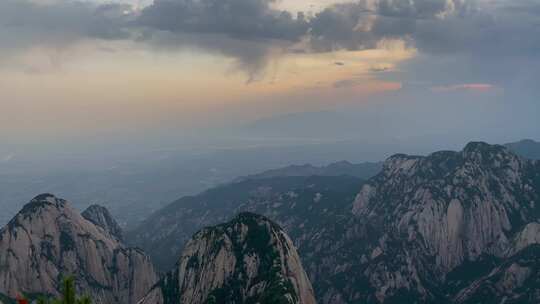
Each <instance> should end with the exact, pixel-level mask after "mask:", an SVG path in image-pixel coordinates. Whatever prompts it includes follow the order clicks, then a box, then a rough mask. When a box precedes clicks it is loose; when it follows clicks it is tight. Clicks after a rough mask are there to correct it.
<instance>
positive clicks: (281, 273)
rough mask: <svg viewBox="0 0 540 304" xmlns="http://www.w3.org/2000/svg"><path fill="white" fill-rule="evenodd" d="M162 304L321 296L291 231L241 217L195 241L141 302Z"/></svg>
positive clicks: (305, 300)
mask: <svg viewBox="0 0 540 304" xmlns="http://www.w3.org/2000/svg"><path fill="white" fill-rule="evenodd" d="M161 303H165V304H169V303H171V304H172V303H183V304H202V303H261V304H271V303H273V304H279V303H284V304H286V303H291V304H292V303H299V304H312V303H315V297H314V294H313V289H312V287H311V283H310V282H309V279H308V278H307V275H306V273H305V271H304V269H303V268H302V264H301V262H300V257H299V256H298V254H297V253H296V249H295V247H294V245H293V244H292V241H291V240H290V239H289V237H288V236H287V235H286V234H285V232H284V231H283V230H282V229H281V228H280V227H279V226H278V225H277V224H275V223H273V222H271V221H270V220H268V219H267V218H265V217H263V216H259V215H255V214H252V213H241V214H239V215H238V216H236V217H235V218H234V219H233V220H231V221H230V222H228V223H226V224H222V225H218V226H214V227H209V228H205V229H203V230H201V231H200V232H198V233H197V234H195V235H194V236H193V238H192V239H191V240H190V241H189V242H188V243H187V245H186V247H185V249H184V251H183V253H182V255H181V257H180V260H179V262H178V264H177V266H176V268H175V270H174V271H172V272H170V273H169V274H168V275H167V277H166V278H164V279H163V280H162V281H161V283H160V284H159V285H158V286H157V287H156V288H155V289H153V290H152V291H151V292H150V293H149V294H148V295H147V297H145V299H144V300H143V301H142V302H141V304H161Z"/></svg>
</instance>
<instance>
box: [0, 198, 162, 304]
mask: <svg viewBox="0 0 540 304" xmlns="http://www.w3.org/2000/svg"><path fill="white" fill-rule="evenodd" d="M64 275H73V276H74V277H75V279H76V284H77V287H78V288H79V289H80V290H81V291H82V292H84V293H87V294H89V295H91V296H92V297H93V299H94V303H103V304H113V303H120V304H123V303H125V304H132V303H136V302H137V301H138V300H139V299H140V298H142V297H143V296H144V295H145V294H146V292H147V291H148V290H149V289H150V288H151V287H152V286H153V285H154V284H155V282H156V281H157V276H156V274H155V272H154V269H153V266H152V263H151V261H150V259H149V258H148V257H147V256H146V255H145V254H144V253H143V252H142V251H140V250H138V249H131V248H127V247H125V246H124V245H122V243H120V241H119V240H118V239H117V238H115V237H112V236H111V235H110V234H109V232H107V231H106V230H104V229H103V228H101V227H99V226H96V225H95V224H93V223H92V222H90V221H88V220H86V219H85V218H83V217H82V216H81V215H80V214H79V213H78V212H77V211H76V210H74V209H73V208H72V207H71V205H70V204H69V203H68V202H66V201H65V200H62V199H59V198H56V197H55V196H53V195H51V194H42V195H39V196H37V197H36V198H34V199H33V200H32V201H31V202H30V203H29V204H27V205H26V206H24V208H23V209H22V210H21V211H20V212H19V213H18V214H17V215H16V216H15V217H14V218H13V219H12V220H11V221H10V222H9V223H8V225H7V226H6V227H4V228H3V229H2V230H0V294H4V295H5V296H7V297H9V298H15V297H16V296H17V295H18V294H20V293H25V294H30V295H40V294H41V295H58V293H59V286H60V282H59V281H60V280H61V277H62V276H64Z"/></svg>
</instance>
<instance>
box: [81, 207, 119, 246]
mask: <svg viewBox="0 0 540 304" xmlns="http://www.w3.org/2000/svg"><path fill="white" fill-rule="evenodd" d="M81 215H82V217H84V218H85V219H86V220H88V221H90V222H92V223H94V225H96V226H99V227H101V228H103V229H105V231H107V232H108V233H109V234H110V235H112V236H114V237H116V238H118V239H119V240H122V239H123V235H122V228H121V227H120V225H118V223H117V222H116V220H115V219H114V218H113V217H112V215H111V214H110V213H109V210H107V208H105V207H103V206H99V205H92V206H90V207H88V208H87V209H86V210H84V211H83V212H82V213H81Z"/></svg>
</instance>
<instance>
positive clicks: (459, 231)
mask: <svg viewBox="0 0 540 304" xmlns="http://www.w3.org/2000/svg"><path fill="white" fill-rule="evenodd" d="M539 176H540V167H539V166H538V163H536V162H534V161H528V160H524V159H521V158H519V157H518V156H516V155H514V154H513V153H511V152H510V151H509V150H507V149H506V148H504V147H502V146H490V145H487V144H484V143H471V144H469V145H467V147H466V148H465V149H464V150H463V151H462V152H438V153H435V154H432V155H430V156H429V157H411V156H405V155H396V156H393V157H391V158H390V159H389V160H388V161H387V162H386V163H385V165H384V169H383V172H382V173H381V174H380V175H378V176H377V177H375V178H374V179H372V180H370V181H369V182H368V183H366V184H365V185H364V186H363V187H362V189H361V191H360V193H359V194H358V196H357V199H356V200H355V202H354V204H353V206H352V212H353V214H354V215H355V217H357V218H358V219H362V220H363V221H364V222H366V223H368V225H369V226H371V227H374V230H375V231H376V232H375V233H374V234H373V236H376V238H375V239H374V240H373V241H372V242H371V244H370V245H367V247H368V248H369V249H370V250H371V249H373V250H374V251H373V253H372V257H373V256H376V258H375V260H374V261H373V262H371V263H368V265H369V266H368V267H367V269H368V270H367V272H366V274H367V276H366V278H367V279H368V281H369V282H370V285H371V287H372V288H373V289H374V292H375V295H376V297H377V299H378V300H379V301H381V302H382V301H385V300H386V299H388V298H392V297H394V296H396V295H403V293H406V294H407V295H408V296H410V295H414V296H415V297H419V298H420V299H422V300H425V301H433V300H438V301H441V300H442V299H447V296H448V293H451V292H452V288H453V287H456V286H455V284H456V282H452V280H453V279H457V280H460V278H459V276H456V271H462V270H463V269H460V268H462V267H463V265H466V264H476V265H478V264H479V263H481V262H482V261H483V260H485V259H486V257H489V258H490V259H493V260H499V261H502V260H505V259H508V258H510V257H511V256H513V255H515V254H517V253H519V252H520V251H521V250H523V249H525V248H526V247H528V246H529V245H531V244H534V243H536V242H537V238H536V236H535V233H536V231H538V230H537V228H538V227H537V224H535V221H537V220H538V219H539V217H540V206H539V205H538V204H539V203H540V200H539V198H540V187H539V185H540V184H539ZM377 260H378V261H377ZM389 264H391V265H392V266H393V268H394V269H393V270H389V269H388V268H387V267H384V266H388V265H389ZM497 267H499V266H497ZM458 285H459V284H458Z"/></svg>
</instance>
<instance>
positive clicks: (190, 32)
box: [0, 0, 540, 77]
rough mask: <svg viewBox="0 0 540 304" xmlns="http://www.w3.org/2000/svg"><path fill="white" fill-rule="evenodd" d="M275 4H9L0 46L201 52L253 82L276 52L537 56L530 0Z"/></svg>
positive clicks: (201, 0) (539, 29)
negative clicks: (410, 50) (135, 45)
mask: <svg viewBox="0 0 540 304" xmlns="http://www.w3.org/2000/svg"><path fill="white" fill-rule="evenodd" d="M274 1H275V0H155V1H154V3H153V4H152V5H150V6H148V7H146V8H144V9H143V10H142V11H141V12H137V13H134V12H133V11H132V9H131V7H130V6H129V5H121V4H107V5H97V4H89V3H88V2H74V1H67V0H57V1H56V2H54V4H48V5H39V4H36V3H34V2H31V1H29V0H3V1H0V46H1V47H2V49H3V51H4V50H5V49H9V48H11V49H13V48H20V47H27V46H33V45H36V44H38V45H39V44H50V45H54V46H58V45H62V43H66V44H68V43H71V42H73V41H77V40H79V39H86V38H96V39H135V38H133V37H137V38H136V39H137V41H143V42H146V43H149V44H152V45H155V46H159V47H163V46H165V47H196V48H199V49H202V50H204V51H207V52H211V53H219V54H222V55H225V56H227V57H231V58H234V59H236V60H237V63H238V67H240V68H242V69H244V70H246V71H248V73H249V74H250V77H255V76H256V74H257V73H258V72H259V71H260V70H262V69H264V67H265V65H266V64H267V62H268V60H269V59H271V58H272V57H273V56H275V54H276V53H280V52H274V51H273V49H275V48H278V49H279V50H280V51H281V52H291V53H292V52H295V53H301V52H324V51H331V50H340V49H346V50H360V49H370V48H375V47H377V45H378V43H379V42H380V41H381V40H384V39H402V40H404V41H406V42H407V44H408V45H410V46H414V47H416V48H418V50H419V51H420V53H430V54H464V53H465V54H468V55H470V56H477V57H479V58H480V57H486V56H487V57H489V56H494V57H500V56H514V55H515V56H538V54H540V3H539V2H538V1H533V0H518V1H499V2H478V1H475V0H407V1H404V0H359V1H352V2H349V3H342V4H336V5H331V6H329V7H327V8H326V9H324V10H322V11H321V12H319V13H316V14H315V15H309V16H308V15H304V14H302V13H299V14H297V15H293V14H291V13H289V12H286V11H281V10H277V9H275V8H274V7H273V2H274ZM133 33H136V35H132V34H133ZM298 42H301V43H298ZM297 43H298V44H297ZM4 52H5V51H4Z"/></svg>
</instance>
